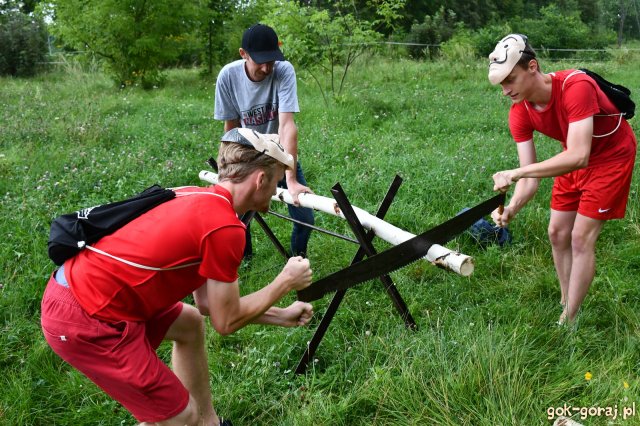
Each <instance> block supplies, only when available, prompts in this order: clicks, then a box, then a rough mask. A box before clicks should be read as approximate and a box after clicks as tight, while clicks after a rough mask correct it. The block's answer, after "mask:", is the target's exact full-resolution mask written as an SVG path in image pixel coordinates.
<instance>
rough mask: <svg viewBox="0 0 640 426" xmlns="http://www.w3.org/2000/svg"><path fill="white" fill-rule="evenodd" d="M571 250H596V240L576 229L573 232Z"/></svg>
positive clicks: (578, 252)
mask: <svg viewBox="0 0 640 426" xmlns="http://www.w3.org/2000/svg"><path fill="white" fill-rule="evenodd" d="M571 250H572V251H573V253H574V254H582V253H590V252H593V251H594V250H595V241H592V240H591V239H589V238H588V237H587V236H586V235H584V234H582V233H579V232H575V231H574V232H573V233H572V234H571Z"/></svg>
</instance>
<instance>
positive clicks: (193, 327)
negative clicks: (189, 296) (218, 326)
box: [180, 304, 205, 343]
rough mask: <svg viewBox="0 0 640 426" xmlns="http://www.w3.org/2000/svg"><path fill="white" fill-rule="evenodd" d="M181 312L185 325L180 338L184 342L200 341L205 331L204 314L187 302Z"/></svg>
mask: <svg viewBox="0 0 640 426" xmlns="http://www.w3.org/2000/svg"><path fill="white" fill-rule="evenodd" d="M182 314H183V316H184V321H185V322H184V325H185V327H183V333H181V339H180V340H181V341H182V342H184V343H186V342H197V341H202V340H203V339H204V333H205V321H204V316H202V314H201V313H200V311H199V310H198V308H196V307H194V306H191V305H187V304H185V305H184V308H183V312H182Z"/></svg>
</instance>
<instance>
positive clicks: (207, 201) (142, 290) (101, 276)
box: [65, 186, 245, 321]
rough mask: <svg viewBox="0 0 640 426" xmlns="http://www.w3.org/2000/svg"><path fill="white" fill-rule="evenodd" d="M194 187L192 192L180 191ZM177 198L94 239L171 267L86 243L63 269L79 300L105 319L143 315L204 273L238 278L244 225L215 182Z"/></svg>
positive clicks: (196, 283) (189, 288) (199, 281)
mask: <svg viewBox="0 0 640 426" xmlns="http://www.w3.org/2000/svg"><path fill="white" fill-rule="evenodd" d="M193 192H198V194H194V195H182V196H181V195H180V194H181V193H182V194H185V193H193ZM176 194H177V197H176V198H175V199H172V200H170V201H168V202H166V203H163V204H161V205H159V206H157V207H155V208H154V209H152V210H150V211H148V212H147V213H145V214H143V215H142V216H140V217H138V218H136V219H134V220H133V221H131V222H129V223H128V224H126V225H125V226H123V227H122V228H120V229H118V230H117V231H116V232H114V233H113V234H111V235H108V236H106V237H104V238H102V239H101V240H100V241H98V242H97V243H95V244H94V245H93V246H94V247H96V248H98V249H100V250H103V251H105V252H107V253H109V254H111V255H114V256H117V257H120V258H123V259H126V260H128V261H131V262H135V263H138V264H142V265H145V266H152V267H157V268H170V267H172V266H177V265H183V264H188V263H194V262H201V263H200V264H198V265H194V266H190V267H187V268H181V269H175V270H171V271H150V270H145V269H140V268H137V267H134V266H130V265H126V264H124V263H122V262H120V261H117V260H114V259H111V258H109V257H107V256H104V255H102V254H98V253H94V252H92V251H90V250H83V251H81V252H80V253H79V254H78V255H76V256H75V257H73V258H71V259H69V260H68V261H67V262H66V263H65V276H66V278H67V281H68V282H69V287H70V288H71V291H72V292H73V295H74V296H75V298H76V300H77V301H78V303H79V304H80V305H81V306H82V307H83V308H84V309H85V310H86V311H87V313H89V314H90V315H92V316H94V317H97V318H100V319H104V320H107V321H120V320H129V321H145V320H147V319H149V318H152V317H153V316H155V315H156V314H157V313H159V312H160V311H162V310H163V309H166V308H167V307H169V306H171V305H172V304H174V303H176V302H178V301H180V300H182V299H183V298H184V297H185V296H187V295H188V294H190V293H191V292H193V291H194V290H195V289H197V288H198V287H200V286H202V285H203V284H204V283H205V282H206V279H207V278H211V279H214V280H217V281H223V282H233V281H235V280H236V279H237V278H238V267H239V266H240V262H241V261H242V255H243V251H244V245H245V226H244V224H242V222H241V221H240V220H239V219H238V217H237V215H236V213H235V211H234V210H233V207H232V199H231V194H230V193H229V192H228V191H227V190H226V189H224V188H222V187H220V186H215V187H210V188H199V187H186V188H181V189H178V190H176Z"/></svg>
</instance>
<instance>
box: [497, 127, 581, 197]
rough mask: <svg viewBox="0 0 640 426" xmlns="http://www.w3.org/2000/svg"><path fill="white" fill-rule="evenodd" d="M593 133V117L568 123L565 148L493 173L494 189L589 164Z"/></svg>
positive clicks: (558, 173) (554, 174)
mask: <svg viewBox="0 0 640 426" xmlns="http://www.w3.org/2000/svg"><path fill="white" fill-rule="evenodd" d="M592 135H593V117H587V118H585V119H584V120H580V121H576V122H574V123H571V124H569V131H568V134H567V149H566V150H565V151H562V152H561V153H559V154H557V155H554V156H553V157H551V158H549V159H548V160H544V161H541V162H539V163H535V162H534V163H530V164H527V165H525V166H522V165H521V166H520V167H519V168H517V169H513V170H504V171H501V172H498V173H496V174H495V175H493V180H494V182H495V186H494V190H496V191H506V190H507V188H508V187H509V186H511V185H512V184H513V183H515V182H517V181H518V180H519V179H522V178H528V177H535V178H544V177H554V176H561V175H563V174H565V173H569V172H571V171H574V170H578V169H582V168H584V167H586V166H587V165H588V164H589V155H590V154H591V138H592Z"/></svg>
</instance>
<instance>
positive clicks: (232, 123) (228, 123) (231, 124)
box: [224, 119, 240, 133]
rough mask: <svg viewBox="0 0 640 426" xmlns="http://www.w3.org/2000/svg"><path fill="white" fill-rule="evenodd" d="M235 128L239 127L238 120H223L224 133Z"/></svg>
mask: <svg viewBox="0 0 640 426" xmlns="http://www.w3.org/2000/svg"><path fill="white" fill-rule="evenodd" d="M236 127H240V120H237V119H236V120H225V121H224V132H225V133H226V132H228V131H229V130H231V129H235V128H236Z"/></svg>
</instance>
